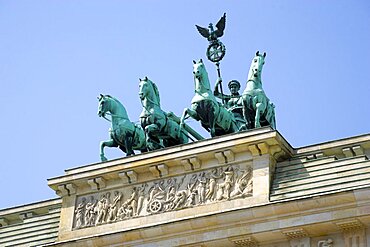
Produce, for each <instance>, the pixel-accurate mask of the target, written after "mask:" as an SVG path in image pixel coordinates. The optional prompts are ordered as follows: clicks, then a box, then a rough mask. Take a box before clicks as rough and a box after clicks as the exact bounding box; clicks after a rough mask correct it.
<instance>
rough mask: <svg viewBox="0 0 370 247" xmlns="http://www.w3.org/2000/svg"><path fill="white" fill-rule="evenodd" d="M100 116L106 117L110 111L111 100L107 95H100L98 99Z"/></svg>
mask: <svg viewBox="0 0 370 247" xmlns="http://www.w3.org/2000/svg"><path fill="white" fill-rule="evenodd" d="M98 100H99V106H98V116H99V117H105V114H106V113H107V112H108V111H109V100H108V96H107V95H103V94H100V95H99V97H98Z"/></svg>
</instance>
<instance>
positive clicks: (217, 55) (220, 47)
mask: <svg viewBox="0 0 370 247" xmlns="http://www.w3.org/2000/svg"><path fill="white" fill-rule="evenodd" d="M225 53H226V48H225V46H224V44H222V42H221V41H216V42H213V43H212V44H210V45H209V46H208V48H207V58H208V59H209V60H210V61H212V62H214V63H216V62H219V61H221V60H222V58H223V57H224V56H225Z"/></svg>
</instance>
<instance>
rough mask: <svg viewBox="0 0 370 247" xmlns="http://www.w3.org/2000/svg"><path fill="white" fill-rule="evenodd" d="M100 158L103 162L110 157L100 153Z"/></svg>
mask: <svg viewBox="0 0 370 247" xmlns="http://www.w3.org/2000/svg"><path fill="white" fill-rule="evenodd" d="M100 159H101V161H102V162H104V161H107V160H108V159H107V158H106V157H105V156H104V155H100Z"/></svg>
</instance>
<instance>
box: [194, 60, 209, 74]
mask: <svg viewBox="0 0 370 247" xmlns="http://www.w3.org/2000/svg"><path fill="white" fill-rule="evenodd" d="M205 73H207V71H206V68H205V66H204V63H203V60H202V59H200V60H199V61H198V62H196V61H194V60H193V74H194V77H195V78H197V79H200V78H202V77H203V76H204V74H205Z"/></svg>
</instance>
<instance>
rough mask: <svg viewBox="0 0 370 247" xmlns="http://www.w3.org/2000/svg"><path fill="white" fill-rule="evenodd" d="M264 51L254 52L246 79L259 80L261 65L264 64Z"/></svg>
mask: <svg viewBox="0 0 370 247" xmlns="http://www.w3.org/2000/svg"><path fill="white" fill-rule="evenodd" d="M265 57H266V52H264V53H263V54H260V53H259V51H257V52H256V56H255V57H254V58H253V60H252V63H251V67H250V69H249V73H248V80H261V73H262V67H263V65H264V64H265Z"/></svg>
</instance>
